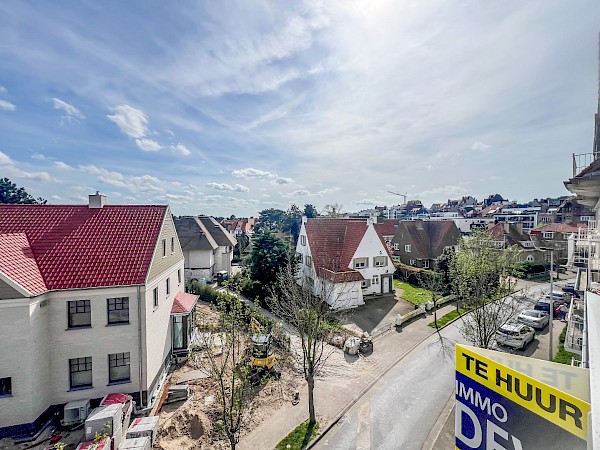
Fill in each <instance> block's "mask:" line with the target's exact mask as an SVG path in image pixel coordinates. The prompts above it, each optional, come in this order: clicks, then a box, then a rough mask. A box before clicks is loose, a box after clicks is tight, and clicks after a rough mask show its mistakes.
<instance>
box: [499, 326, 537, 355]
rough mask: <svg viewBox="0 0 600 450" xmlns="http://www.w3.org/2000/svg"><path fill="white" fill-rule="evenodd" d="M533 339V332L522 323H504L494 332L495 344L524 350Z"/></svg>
mask: <svg viewBox="0 0 600 450" xmlns="http://www.w3.org/2000/svg"><path fill="white" fill-rule="evenodd" d="M534 339H535V330H534V329H533V328H531V327H530V326H528V325H524V324H522V323H506V324H504V325H502V326H501V327H500V328H498V330H497V331H496V343H497V344H499V345H506V346H507V347H513V348H519V349H525V347H527V344H529V343H530V342H531V341H533V340H534Z"/></svg>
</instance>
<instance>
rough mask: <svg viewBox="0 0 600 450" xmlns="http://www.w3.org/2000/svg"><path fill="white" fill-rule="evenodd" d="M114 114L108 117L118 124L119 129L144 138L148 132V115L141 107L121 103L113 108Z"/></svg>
mask: <svg viewBox="0 0 600 450" xmlns="http://www.w3.org/2000/svg"><path fill="white" fill-rule="evenodd" d="M111 110H112V111H114V114H112V115H110V114H109V115H107V116H106V117H107V118H108V120H110V121H111V122H114V123H116V124H117V126H118V127H119V129H120V130H121V131H122V132H123V133H125V134H126V135H127V136H129V137H132V138H142V137H144V136H145V135H146V133H147V132H148V128H147V126H148V117H146V114H144V113H143V112H142V111H140V110H139V109H135V108H134V107H132V106H129V105H119V106H115V107H114V108H111Z"/></svg>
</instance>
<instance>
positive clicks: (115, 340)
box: [0, 194, 196, 437]
mask: <svg viewBox="0 0 600 450" xmlns="http://www.w3.org/2000/svg"><path fill="white" fill-rule="evenodd" d="M183 290H184V280H183V253H182V251H181V247H180V244H179V239H178V238H177V233H176V231H175V226H174V224H173V220H172V216H171V212H170V210H169V207H168V206H156V205H155V206H141V205H135V206H134V205H127V206H109V205H107V204H106V197H105V196H103V195H99V194H96V195H90V203H89V205H82V206H79V205H78V206H75V205H69V206H65V205H0V342H2V345H1V346H0V385H1V386H2V389H1V390H0V437H3V436H11V435H19V434H27V433H29V432H34V431H35V430H36V429H37V428H39V426H40V425H42V424H43V423H45V421H47V419H48V418H49V417H51V416H52V415H53V414H54V412H55V411H58V410H60V407H61V405H63V404H65V403H67V402H70V401H74V400H80V399H94V398H99V397H102V396H104V395H106V394H108V393H110V392H123V393H127V394H131V395H133V396H134V398H135V400H136V402H137V404H138V405H139V406H142V407H143V406H147V405H148V403H150V402H151V400H152V398H153V396H155V395H156V391H157V389H158V387H159V385H160V383H161V380H162V379H163V377H164V376H165V374H166V371H167V369H168V365H169V362H170V359H171V355H172V354H173V351H174V350H178V349H177V348H174V344H175V343H177V344H179V345H182V343H183V342H188V340H189V336H188V335H183V336H181V335H179V334H181V333H184V334H185V333H189V332H190V330H191V326H188V325H189V323H188V321H189V318H190V314H191V313H192V310H193V307H194V304H195V300H196V299H195V297H194V296H190V295H189V294H185V293H183ZM174 304H175V306H176V307H175V309H173V308H174ZM184 321H185V323H186V326H185V327H183V326H179V324H180V323H182V322H184ZM174 323H176V324H178V325H177V326H176V327H173V324H174Z"/></svg>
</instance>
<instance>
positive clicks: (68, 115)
mask: <svg viewBox="0 0 600 450" xmlns="http://www.w3.org/2000/svg"><path fill="white" fill-rule="evenodd" d="M52 101H53V102H54V109H60V110H62V111H63V112H64V113H65V115H63V116H61V125H62V123H63V122H64V121H67V122H78V121H79V120H80V119H85V116H84V115H83V114H82V113H81V111H79V109H77V108H76V107H75V106H73V105H71V104H69V103H67V102H65V101H64V100H61V99H59V98H56V97H54V98H52Z"/></svg>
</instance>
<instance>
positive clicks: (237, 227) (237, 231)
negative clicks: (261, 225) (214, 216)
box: [221, 217, 256, 239]
mask: <svg viewBox="0 0 600 450" xmlns="http://www.w3.org/2000/svg"><path fill="white" fill-rule="evenodd" d="M221 225H223V228H225V229H226V230H227V231H229V233H230V234H231V235H232V236H233V237H234V238H236V239H238V238H239V237H240V236H244V235H245V236H248V237H251V236H252V235H253V234H254V226H255V225H256V219H255V218H254V217H248V218H240V219H225V220H223V221H222V222H221Z"/></svg>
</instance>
